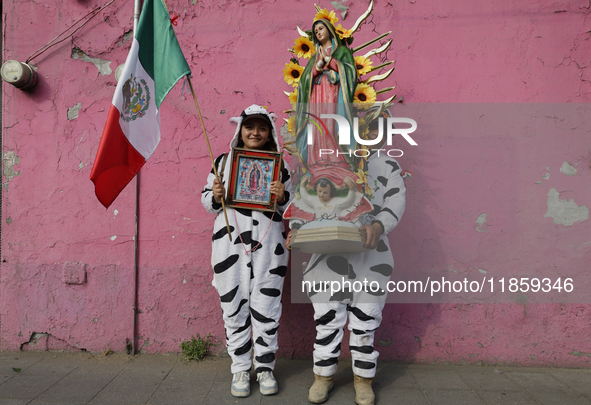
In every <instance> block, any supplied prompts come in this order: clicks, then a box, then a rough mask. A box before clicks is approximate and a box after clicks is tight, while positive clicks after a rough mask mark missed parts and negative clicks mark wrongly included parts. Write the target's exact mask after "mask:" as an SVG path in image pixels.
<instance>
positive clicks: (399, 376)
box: [373, 363, 419, 392]
mask: <svg viewBox="0 0 591 405" xmlns="http://www.w3.org/2000/svg"><path fill="white" fill-rule="evenodd" d="M382 388H388V389H390V388H395V389H410V390H413V389H418V388H419V385H418V384H417V380H416V379H415V378H414V376H413V375H412V374H411V372H410V371H409V370H408V368H407V367H405V366H400V365H397V364H385V365H380V363H378V369H377V371H376V376H375V378H374V379H373V389H374V391H375V392H378V391H380V390H381V389H382Z"/></svg>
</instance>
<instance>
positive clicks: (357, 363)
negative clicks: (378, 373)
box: [354, 360, 376, 370]
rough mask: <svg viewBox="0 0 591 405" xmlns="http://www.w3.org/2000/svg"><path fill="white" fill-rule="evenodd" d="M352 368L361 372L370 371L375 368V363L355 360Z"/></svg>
mask: <svg viewBox="0 0 591 405" xmlns="http://www.w3.org/2000/svg"><path fill="white" fill-rule="evenodd" d="M354 367H357V368H361V369H363V370H371V369H372V368H375V367H376V363H372V362H370V361H363V360H355V363H354Z"/></svg>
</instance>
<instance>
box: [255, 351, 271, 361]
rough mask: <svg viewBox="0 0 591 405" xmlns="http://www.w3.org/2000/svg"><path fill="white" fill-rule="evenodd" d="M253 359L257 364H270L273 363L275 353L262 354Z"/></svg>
mask: <svg viewBox="0 0 591 405" xmlns="http://www.w3.org/2000/svg"><path fill="white" fill-rule="evenodd" d="M255 359H256V361H258V362H259V363H272V362H273V361H275V353H267V354H263V355H262V356H256V357H255Z"/></svg>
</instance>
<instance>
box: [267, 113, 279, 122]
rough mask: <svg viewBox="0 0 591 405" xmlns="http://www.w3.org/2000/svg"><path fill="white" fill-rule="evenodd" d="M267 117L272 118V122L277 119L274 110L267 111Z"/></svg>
mask: <svg viewBox="0 0 591 405" xmlns="http://www.w3.org/2000/svg"><path fill="white" fill-rule="evenodd" d="M268 115H269V117H271V119H272V120H273V122H276V121H277V115H275V113H274V112H271V113H268Z"/></svg>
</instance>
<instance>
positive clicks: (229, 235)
mask: <svg viewBox="0 0 591 405" xmlns="http://www.w3.org/2000/svg"><path fill="white" fill-rule="evenodd" d="M136 1H137V0H136ZM162 2H163V3H164V7H166V9H167V10H168V6H167V5H166V0H162ZM173 30H174V28H173ZM175 35H176V33H175ZM187 80H188V81H189V87H190V88H191V94H192V95H193V100H194V101H195V107H197V114H199V121H201V128H203V135H205V140H206V141H207V149H208V150H209V157H210V158H211V166H212V167H213V174H214V175H215V178H216V180H219V179H220V176H218V169H217V167H215V161H214V160H213V152H212V151H211V146H210V145H209V137H208V136H207V131H206V130H205V124H204V123H203V117H202V116H201V110H200V109H199V104H197V97H196V96H195V91H194V90H193V83H191V78H190V77H189V76H187ZM222 174H223V173H222ZM222 210H223V211H224V219H225V220H226V229H227V231H228V238H230V242H231V241H232V232H231V231H230V223H229V222H228V214H227V213H226V204H225V203H224V199H223V198H222Z"/></svg>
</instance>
